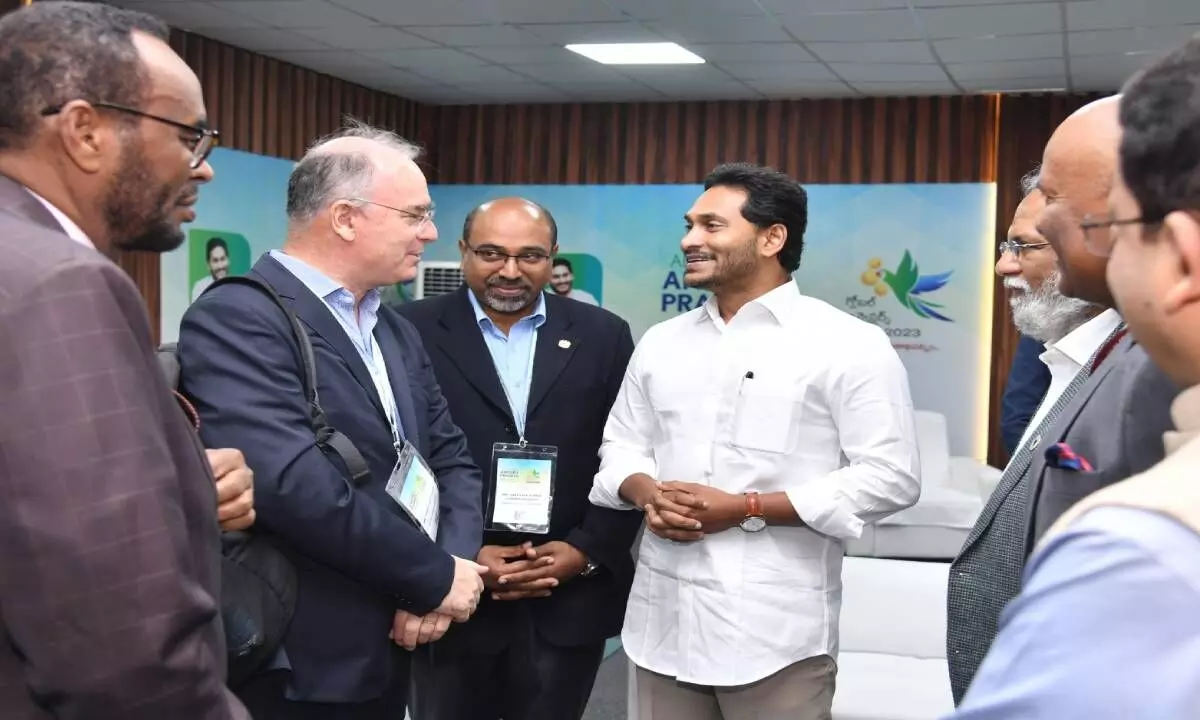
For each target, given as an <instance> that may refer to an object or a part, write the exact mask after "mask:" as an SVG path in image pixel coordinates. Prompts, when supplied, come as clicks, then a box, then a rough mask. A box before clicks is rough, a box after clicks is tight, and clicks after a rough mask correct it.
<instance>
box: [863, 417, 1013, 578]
mask: <svg viewBox="0 0 1200 720" xmlns="http://www.w3.org/2000/svg"><path fill="white" fill-rule="evenodd" d="M916 424H917V448H918V450H919V451H920V453H921V499H920V500H918V501H917V503H916V504H915V505H913V506H912V507H910V508H908V509H907V510H902V511H900V512H898V513H896V514H895V515H891V516H889V517H886V518H884V519H883V520H881V521H879V522H878V523H875V524H873V525H869V526H867V527H866V528H864V529H863V535H862V537H860V538H859V539H857V540H853V541H851V542H849V543H847V545H846V554H847V555H852V556H856V557H888V558H919V559H927V560H928V559H932V560H951V559H953V558H954V557H955V556H956V555H957V554H958V551H959V549H960V548H961V547H962V544H963V541H965V540H966V537H967V533H969V532H970V531H971V527H972V526H973V525H974V524H975V519H976V518H977V517H978V516H979V512H980V510H982V509H983V504H984V503H985V502H986V501H987V498H988V497H989V496H990V495H991V494H992V490H993V489H994V488H995V486H996V483H997V482H999V480H1000V474H1001V471H1000V470H997V469H996V468H994V467H991V466H989V465H985V464H983V463H981V462H978V461H976V460H975V459H974V458H968V457H951V456H950V448H949V438H948V435H947V432H946V418H945V416H943V415H941V414H939V413H933V412H925V411H917V412H916Z"/></svg>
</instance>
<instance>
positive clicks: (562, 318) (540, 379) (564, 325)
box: [528, 297, 579, 417]
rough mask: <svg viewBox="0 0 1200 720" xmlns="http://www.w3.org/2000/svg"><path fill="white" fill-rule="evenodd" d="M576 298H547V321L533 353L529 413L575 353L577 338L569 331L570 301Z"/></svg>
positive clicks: (543, 325) (544, 395) (539, 332)
mask: <svg viewBox="0 0 1200 720" xmlns="http://www.w3.org/2000/svg"><path fill="white" fill-rule="evenodd" d="M573 302H576V301H575V300H565V301H563V302H557V303H555V302H551V298H549V297H547V298H546V322H544V323H542V327H541V328H540V329H539V330H538V334H537V347H536V348H535V349H534V355H533V381H532V382H531V383H530V387H529V411H528V416H529V417H532V416H533V413H534V412H536V411H537V408H538V405H539V404H541V402H542V401H543V400H545V399H546V395H547V393H549V392H550V388H551V387H553V386H554V381H555V380H558V376H559V375H561V374H562V371H563V369H564V368H566V367H567V363H569V362H571V358H572V357H573V356H574V355H575V349H576V348H577V347H578V346H579V338H578V337H577V336H576V335H575V333H573V332H572V331H571V325H572V318H571V312H570V307H571V306H570V304H569V303H573Z"/></svg>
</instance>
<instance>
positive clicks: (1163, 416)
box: [1026, 335, 1179, 552]
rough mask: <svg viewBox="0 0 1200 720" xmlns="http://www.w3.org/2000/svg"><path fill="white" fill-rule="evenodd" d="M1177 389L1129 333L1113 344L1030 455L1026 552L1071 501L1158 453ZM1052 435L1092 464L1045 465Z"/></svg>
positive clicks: (1141, 467) (1142, 467) (1153, 460)
mask: <svg viewBox="0 0 1200 720" xmlns="http://www.w3.org/2000/svg"><path fill="white" fill-rule="evenodd" d="M1178 394H1179V388H1178V386H1176V385H1175V383H1174V382H1172V381H1171V379H1170V378H1169V377H1167V376H1166V375H1165V374H1163V372H1162V371H1161V370H1159V369H1158V366H1156V365H1155V364H1154V362H1153V361H1152V360H1151V359H1150V357H1149V356H1148V355H1147V354H1146V351H1145V350H1143V349H1142V348H1141V346H1140V345H1138V344H1137V342H1136V341H1135V340H1134V339H1133V338H1132V336H1129V335H1126V336H1125V338H1124V339H1123V340H1122V341H1121V342H1120V343H1118V344H1117V346H1116V348H1114V349H1113V351H1112V355H1111V356H1110V357H1109V358H1108V359H1107V360H1106V361H1105V362H1103V363H1101V365H1100V367H1098V368H1096V372H1094V373H1093V374H1092V376H1091V377H1090V378H1089V379H1088V382H1087V384H1086V385H1084V386H1083V387H1082V388H1080V390H1079V392H1078V393H1076V395H1075V397H1074V398H1073V399H1072V401H1071V404H1070V405H1069V406H1067V407H1066V408H1065V409H1064V410H1063V412H1062V414H1061V415H1059V417H1058V422H1056V423H1055V424H1054V427H1053V428H1051V429H1050V432H1049V437H1043V438H1042V439H1041V445H1040V446H1039V448H1038V450H1039V452H1037V453H1036V454H1035V455H1034V457H1033V463H1032V465H1031V466H1030V468H1029V477H1030V479H1031V482H1032V483H1033V484H1032V486H1031V491H1030V493H1029V497H1030V498H1031V499H1032V500H1033V502H1032V503H1031V505H1030V506H1029V517H1028V520H1027V527H1028V528H1029V544H1028V546H1027V547H1026V551H1027V552H1028V551H1031V550H1032V549H1033V546H1034V545H1035V544H1036V543H1037V541H1038V540H1039V539H1040V538H1041V537H1042V535H1043V534H1044V533H1045V532H1046V531H1047V530H1049V529H1050V526H1051V525H1053V524H1054V521H1055V520H1057V519H1058V518H1059V517H1060V516H1061V515H1062V514H1063V513H1064V512H1066V511H1067V510H1068V509H1069V508H1070V507H1071V506H1072V505H1074V504H1075V503H1077V502H1079V501H1080V500H1082V499H1083V498H1085V497H1087V496H1088V495H1090V494H1092V493H1093V492H1095V491H1097V490H1099V489H1101V488H1104V487H1107V486H1109V485H1112V484H1113V483H1115V482H1119V481H1121V480H1125V479H1127V478H1129V477H1132V476H1133V475H1136V474H1138V473H1140V472H1144V471H1146V470H1149V469H1150V468H1151V467H1152V466H1153V465H1156V464H1157V463H1158V462H1159V461H1160V460H1162V459H1163V456H1164V455H1165V450H1164V448H1163V433H1164V432H1166V431H1167V430H1170V429H1171V428H1172V427H1173V423H1172V421H1171V402H1172V401H1173V400H1174V399H1175V396H1176V395H1178ZM1056 442H1065V443H1067V444H1068V445H1070V446H1071V448H1072V449H1074V450H1075V452H1077V453H1078V454H1080V455H1082V456H1083V457H1085V458H1087V459H1088V460H1089V461H1090V462H1091V464H1092V466H1093V467H1094V468H1095V470H1094V471H1093V472H1073V471H1069V470H1064V469H1060V468H1054V467H1048V466H1047V465H1046V456H1045V453H1044V451H1043V450H1044V448H1045V447H1047V446H1049V445H1051V444H1053V443H1056Z"/></svg>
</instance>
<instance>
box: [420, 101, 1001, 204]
mask: <svg viewBox="0 0 1200 720" xmlns="http://www.w3.org/2000/svg"><path fill="white" fill-rule="evenodd" d="M998 107H999V100H998V98H997V97H996V96H990V95H975V96H963V97H931V98H871V99H865V100H841V99H836V100H795V101H763V102H687V103H626V104H607V105H585V104H567V105H503V106H499V105H471V106H443V107H430V108H427V109H426V111H425V112H424V113H422V117H421V121H420V127H422V128H436V133H430V132H426V133H425V136H426V137H429V136H431V135H432V137H433V148H434V155H435V157H436V160H437V161H436V164H435V175H434V180H435V181H436V182H442V183H485V184H493V183H496V184H501V183H521V184H543V183H544V184H591V183H629V184H638V183H690V182H697V181H699V180H701V179H702V178H703V177H704V175H705V173H707V172H708V171H709V170H710V169H712V167H713V166H714V165H717V164H718V163H721V162H727V161H731V160H746V161H750V162H758V163H763V164H768V165H773V166H775V167H777V168H779V169H780V170H783V171H784V172H787V173H789V174H790V175H793V176H794V177H796V178H797V179H799V180H800V181H801V182H807V183H889V182H895V183H902V182H977V181H984V182H990V181H992V180H994V179H995V173H996V165H995V142H996V114H997V110H998Z"/></svg>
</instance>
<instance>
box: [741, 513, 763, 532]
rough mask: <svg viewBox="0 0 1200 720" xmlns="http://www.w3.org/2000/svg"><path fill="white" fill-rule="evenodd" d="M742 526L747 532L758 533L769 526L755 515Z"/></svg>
mask: <svg viewBox="0 0 1200 720" xmlns="http://www.w3.org/2000/svg"><path fill="white" fill-rule="evenodd" d="M741 526H742V529H743V530H745V531H746V532H758V531H759V530H762V529H763V528H765V527H766V526H767V521H766V520H764V519H763V518H761V517H759V516H757V515H755V516H753V517H748V518H746V519H744V520H742V522H741Z"/></svg>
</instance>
